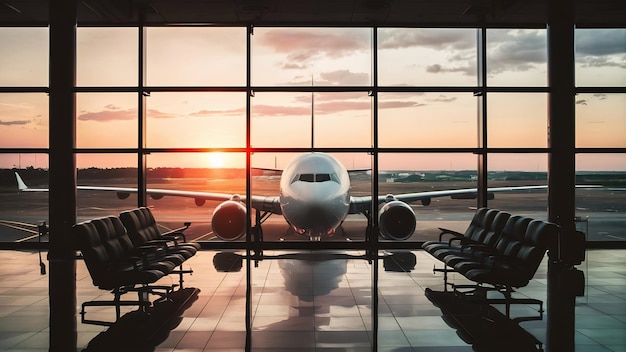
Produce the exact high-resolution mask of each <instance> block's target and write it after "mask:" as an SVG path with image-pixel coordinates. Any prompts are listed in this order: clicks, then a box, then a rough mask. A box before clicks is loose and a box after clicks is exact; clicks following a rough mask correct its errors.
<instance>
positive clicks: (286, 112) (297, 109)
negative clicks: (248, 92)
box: [252, 104, 311, 116]
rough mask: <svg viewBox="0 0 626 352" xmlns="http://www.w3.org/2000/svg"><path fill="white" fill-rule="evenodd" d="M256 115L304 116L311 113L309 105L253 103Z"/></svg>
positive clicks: (253, 110)
mask: <svg viewBox="0 0 626 352" xmlns="http://www.w3.org/2000/svg"><path fill="white" fill-rule="evenodd" d="M252 112H253V114H254V115H262V116H302V115H311V107H309V106H276V105H263V104H259V105H253V106H252Z"/></svg>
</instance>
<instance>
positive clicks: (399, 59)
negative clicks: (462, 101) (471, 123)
mask: <svg viewBox="0 0 626 352" xmlns="http://www.w3.org/2000/svg"><path fill="white" fill-rule="evenodd" d="M377 45H378V75H379V77H378V84H379V85H381V86H406V85H413V86H452V85H462V86H475V85H476V83H477V78H476V77H477V76H476V72H477V70H476V68H477V61H476V60H477V59H476V52H477V50H476V29H470V28H468V29H465V28H462V29H461V28H455V29H451V28H437V29H430V28H380V29H378V43H377Z"/></svg>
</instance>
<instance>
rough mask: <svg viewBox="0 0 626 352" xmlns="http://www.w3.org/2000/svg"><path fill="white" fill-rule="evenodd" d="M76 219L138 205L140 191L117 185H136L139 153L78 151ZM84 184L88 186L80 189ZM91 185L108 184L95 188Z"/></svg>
mask: <svg viewBox="0 0 626 352" xmlns="http://www.w3.org/2000/svg"><path fill="white" fill-rule="evenodd" d="M76 184H77V185H78V193H77V197H76V210H77V220H78V221H79V222H80V221H84V220H89V219H94V218H98V217H102V216H110V215H118V214H119V213H120V212H122V211H124V210H127V209H132V208H135V207H137V193H136V192H123V191H119V190H117V188H132V189H137V155H136V154H118V153H115V154H106V153H102V154H76ZM81 187H85V188H83V189H81ZM88 187H105V188H109V190H93V189H87V188H88Z"/></svg>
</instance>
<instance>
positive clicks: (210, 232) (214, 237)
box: [191, 231, 217, 242]
mask: <svg viewBox="0 0 626 352" xmlns="http://www.w3.org/2000/svg"><path fill="white" fill-rule="evenodd" d="M211 235H213V231H209V232H207V233H205V234H204V235H200V236H198V237H196V238H194V239H193V240H191V242H197V241H199V240H201V239H203V238H205V237H207V236H211ZM216 238H217V236H213V237H211V238H208V241H211V240H214V239H216Z"/></svg>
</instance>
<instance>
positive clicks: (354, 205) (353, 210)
mask: <svg viewBox="0 0 626 352" xmlns="http://www.w3.org/2000/svg"><path fill="white" fill-rule="evenodd" d="M599 187H602V186H600V185H576V188H599ZM541 189H548V186H547V185H538V186H515V187H492V188H487V193H488V195H490V196H493V193H497V192H515V191H532V190H541ZM477 195H478V189H477V188H462V189H447V190H440V191H424V192H416V193H401V194H389V195H384V196H378V198H377V201H378V204H381V203H384V202H388V201H390V200H399V201H402V202H405V203H412V202H417V201H421V202H422V204H423V205H429V204H430V201H431V199H432V198H439V197H448V196H449V197H451V198H453V199H474V198H476V197H477ZM371 201H372V197H370V196H363V197H351V199H350V210H349V212H350V214H358V213H362V212H363V211H366V210H369V209H370V204H371Z"/></svg>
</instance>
